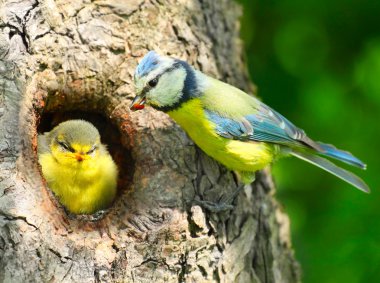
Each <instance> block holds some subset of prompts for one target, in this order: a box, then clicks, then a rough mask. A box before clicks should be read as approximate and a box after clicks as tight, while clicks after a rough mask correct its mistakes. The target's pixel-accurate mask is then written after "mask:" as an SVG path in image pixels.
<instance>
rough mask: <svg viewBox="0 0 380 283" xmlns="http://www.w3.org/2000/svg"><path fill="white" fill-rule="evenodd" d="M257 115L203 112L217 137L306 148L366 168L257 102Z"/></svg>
mask: <svg viewBox="0 0 380 283" xmlns="http://www.w3.org/2000/svg"><path fill="white" fill-rule="evenodd" d="M253 111H257V112H256V114H249V115H246V116H243V117H240V118H239V119H236V118H235V119H234V118H230V117H223V116H222V115H220V114H219V113H217V112H213V111H211V110H205V112H206V115H207V117H208V119H209V120H210V121H212V122H213V123H214V124H215V125H216V126H215V131H216V132H217V133H218V135H220V136H222V137H225V138H228V139H235V140H241V141H249V140H251V141H260V142H270V143H275V144H280V145H284V146H288V147H291V148H309V149H313V150H315V151H316V152H317V153H318V154H322V155H324V156H328V157H332V158H335V159H338V160H340V161H342V162H345V163H347V164H350V165H353V166H356V167H359V168H362V169H365V168H366V165H365V164H364V163H363V162H362V161H361V160H359V159H358V158H356V157H355V156H353V155H352V154H351V153H349V152H347V151H342V150H339V149H337V148H335V147H334V146H332V145H328V144H324V143H321V142H315V141H313V140H311V139H310V138H308V137H307V136H306V134H305V132H304V131H303V130H301V129H299V128H297V127H296V126H294V125H293V124H292V123H291V122H290V121H289V120H288V119H286V118H285V117H284V116H282V115H281V114H279V113H277V112H276V111H274V110H272V109H271V108H269V106H266V105H265V104H263V103H260V104H259V105H258V107H257V109H253Z"/></svg>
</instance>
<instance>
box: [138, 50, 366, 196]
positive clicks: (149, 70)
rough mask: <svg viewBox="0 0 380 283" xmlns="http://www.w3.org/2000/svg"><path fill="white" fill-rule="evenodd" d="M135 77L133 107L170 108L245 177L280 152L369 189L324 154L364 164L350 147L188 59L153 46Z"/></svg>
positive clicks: (199, 140) (205, 146)
mask: <svg viewBox="0 0 380 283" xmlns="http://www.w3.org/2000/svg"><path fill="white" fill-rule="evenodd" d="M134 80H135V88H136V93H137V95H136V97H135V99H134V100H133V102H132V105H131V109H132V110H139V109H142V108H144V105H145V104H147V105H150V106H152V107H153V108H155V109H157V110H160V111H163V112H165V113H167V114H168V115H169V116H170V117H171V118H172V119H173V120H174V121H175V122H177V123H178V124H179V125H180V126H181V127H182V128H183V129H184V130H185V131H186V132H187V134H188V135H189V136H190V138H191V139H192V140H193V141H194V142H195V143H196V144H197V145H198V146H199V147H200V148H201V149H202V150H203V151H204V152H205V153H206V154H208V155H209V156H211V157H212V158H214V159H215V160H217V161H219V162H220V163H222V164H223V165H224V166H226V167H227V168H229V169H231V170H234V171H236V172H237V173H238V174H239V175H240V177H241V180H242V181H243V182H244V183H250V182H252V181H253V180H254V176H255V174H254V173H255V171H257V170H261V169H263V168H264V167H266V166H267V165H268V164H271V163H272V162H273V161H275V160H276V159H277V158H278V157H281V156H287V155H293V156H296V157H298V158H300V159H302V160H304V161H307V162H309V163H311V164H313V165H316V166H318V167H320V168H322V169H324V170H326V171H327V172H329V173H331V174H333V175H335V176H337V177H339V178H341V179H342V180H344V181H346V182H347V183H349V184H351V185H353V186H354V187H356V188H358V189H359V190H361V191H364V192H367V193H368V192H369V191H370V190H369V187H368V186H367V185H366V184H365V183H364V182H363V181H362V180H361V179H360V178H359V177H357V176H356V175H354V174H353V173H351V172H349V171H346V170H344V169H342V168H340V167H338V166H337V165H335V164H334V163H332V162H330V161H329V160H327V159H326V158H324V157H330V158H333V159H336V160H339V161H342V162H344V163H347V164H350V165H353V166H356V167H359V168H361V169H365V168H366V165H365V164H364V163H363V162H362V161H360V160H359V159H358V158H356V157H354V156H353V155H352V154H351V153H349V152H347V151H342V150H339V149H337V148H335V147H334V146H332V145H330V144H325V143H321V142H316V141H313V140H312V139H310V138H309V137H308V136H307V135H306V133H305V132H304V131H303V130H301V129H300V128H298V127H296V126H295V125H294V124H292V123H291V122H290V121H289V120H287V119H286V118H285V117H284V116H282V115H281V114H279V113H277V112H276V111H274V110H273V109H271V108H270V107H269V106H267V105H265V104H264V103H263V102H261V101H259V100H258V99H256V98H255V97H253V96H251V95H249V94H247V93H245V92H243V91H241V90H240V89H238V88H236V87H234V86H232V85H229V84H227V83H224V82H222V81H219V80H216V79H214V78H211V77H209V76H207V75H205V74H203V73H202V72H200V71H198V70H195V69H194V68H193V67H191V66H190V65H189V64H188V63H186V62H184V61H181V60H178V59H174V58H171V57H166V56H160V55H159V54H157V53H156V52H154V51H150V52H149V53H147V54H146V55H145V56H144V58H143V59H142V60H141V62H140V63H139V65H138V66H137V68H136V72H135V75H134Z"/></svg>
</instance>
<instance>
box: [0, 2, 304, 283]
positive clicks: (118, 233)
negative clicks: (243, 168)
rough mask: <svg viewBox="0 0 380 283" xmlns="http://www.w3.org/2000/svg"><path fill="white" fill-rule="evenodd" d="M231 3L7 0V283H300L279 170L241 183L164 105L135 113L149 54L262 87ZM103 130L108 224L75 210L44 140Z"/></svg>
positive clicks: (0, 230) (1, 31)
mask: <svg viewBox="0 0 380 283" xmlns="http://www.w3.org/2000/svg"><path fill="white" fill-rule="evenodd" d="M240 14H241V11H240V8H239V7H238V6H237V4H235V3H234V2H233V1H230V0H221V1H214V0H192V1H186V0H167V1H164V0H128V1H119V0H108V1H106V0H95V1H87V0H75V1H65V0H56V1H54V0H38V1H36V0H8V1H5V2H2V3H1V8H0V59H1V61H0V74H1V75H0V85H1V87H0V93H1V96H0V118H1V121H0V160H1V161H0V162H1V163H0V282H298V281H299V280H300V279H299V278H300V277H299V268H298V264H297V263H296V261H295V259H294V256H293V251H292V248H291V244H290V238H289V221H288V218H287V216H286V215H285V214H284V213H283V212H281V209H280V207H279V205H278V204H277V202H276V201H275V200H274V197H273V194H274V186H273V183H272V180H271V176H270V172H269V171H268V170H266V171H264V172H260V173H258V174H257V180H256V182H255V183H254V184H253V185H251V186H246V187H245V188H244V191H242V192H241V193H240V194H239V195H238V197H237V198H236V199H235V201H234V203H233V205H234V209H232V210H230V211H226V212H222V213H211V212H209V211H207V210H206V209H203V208H201V207H200V206H198V205H196V204H195V202H194V200H209V201H213V202H218V201H219V200H220V199H222V200H223V199H225V198H227V197H228V196H229V195H231V194H232V193H233V192H234V191H235V190H236V189H237V187H238V184H237V182H236V180H235V178H234V175H233V173H231V172H229V171H228V170H226V169H225V168H224V167H223V166H221V165H219V164H218V163H216V162H215V161H214V160H212V159H210V158H209V157H208V156H206V155H205V154H204V153H203V152H202V151H200V150H199V149H198V148H197V147H196V146H195V145H194V144H193V142H192V141H191V140H190V139H189V138H188V137H187V136H186V134H185V133H184V132H183V131H182V130H181V129H180V128H179V127H178V126H177V125H176V124H175V123H174V122H173V121H171V120H170V118H168V116H167V115H166V114H164V113H160V112H157V111H155V110H153V109H150V108H149V107H148V108H147V109H146V110H144V111H140V112H137V113H131V112H130V111H129V107H128V106H129V104H130V101H131V98H132V97H133V96H134V89H133V72H134V69H135V67H136V65H137V63H138V60H139V59H140V58H141V56H143V55H144V54H145V53H146V52H147V51H148V50H156V51H157V52H159V53H162V54H169V55H172V56H174V57H177V58H182V59H184V60H186V61H188V62H189V63H190V64H192V65H194V66H195V67H196V68H198V69H200V70H201V71H203V72H205V73H207V74H210V75H211V76H214V77H217V78H219V79H222V80H223V81H226V82H228V83H231V84H233V85H236V86H238V87H240V88H242V89H245V90H247V91H249V90H250V89H252V86H250V85H249V81H248V78H247V73H246V69H245V67H244V60H243V58H242V57H243V56H242V50H241V41H240V40H239V24H238V17H239V15H240ZM77 117H79V118H84V119H87V120H89V121H91V122H93V123H94V124H95V125H96V126H97V127H98V128H99V129H100V132H101V135H102V138H103V141H104V142H105V143H106V144H108V146H109V149H110V152H111V153H112V155H113V157H114V159H115V160H116V162H117V163H118V166H119V170H120V180H119V186H118V192H119V193H118V196H117V199H116V201H115V202H114V204H113V206H112V207H111V208H110V209H109V211H108V213H107V214H106V215H105V216H104V217H103V218H102V219H100V220H98V221H91V220H93V219H91V218H89V217H85V216H77V217H75V216H72V215H67V214H66V213H65V211H64V210H63V208H62V207H61V206H60V204H59V203H58V202H57V201H56V200H55V197H54V196H53V195H52V193H51V192H50V191H49V189H48V188H47V186H46V183H45V182H44V180H43V178H42V177H41V173H40V168H39V165H38V162H37V154H36V147H37V138H36V137H37V134H38V133H39V132H43V131H47V130H50V129H51V128H52V127H53V126H54V125H56V124H57V123H59V122H60V121H63V120H65V119H69V118H77Z"/></svg>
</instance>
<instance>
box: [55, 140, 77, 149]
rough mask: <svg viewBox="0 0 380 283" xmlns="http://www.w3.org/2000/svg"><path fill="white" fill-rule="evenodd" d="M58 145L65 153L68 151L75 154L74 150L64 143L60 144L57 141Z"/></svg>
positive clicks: (60, 142)
mask: <svg viewBox="0 0 380 283" xmlns="http://www.w3.org/2000/svg"><path fill="white" fill-rule="evenodd" d="M58 144H59V145H60V146H61V147H62V148H63V149H64V150H67V151H70V152H75V150H74V149H73V148H72V147H71V146H69V145H68V144H67V143H65V142H62V141H58Z"/></svg>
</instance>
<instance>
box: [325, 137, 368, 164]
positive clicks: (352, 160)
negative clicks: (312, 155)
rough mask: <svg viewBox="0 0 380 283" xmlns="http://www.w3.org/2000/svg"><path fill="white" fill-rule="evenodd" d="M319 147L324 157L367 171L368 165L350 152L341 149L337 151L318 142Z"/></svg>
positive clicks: (331, 146) (333, 147)
mask: <svg viewBox="0 0 380 283" xmlns="http://www.w3.org/2000/svg"><path fill="white" fill-rule="evenodd" d="M318 145H319V146H320V147H321V148H322V149H323V152H318V153H320V154H322V155H325V156H328V157H332V158H335V159H337V160H340V161H342V162H344V163H347V164H350V165H353V166H356V167H359V168H361V169H366V167H367V165H366V164H364V163H363V162H362V161H361V160H359V159H358V158H356V157H355V156H353V155H352V154H351V153H349V152H348V151H343V150H340V149H337V148H336V147H335V146H333V145H331V144H325V143H321V142H318Z"/></svg>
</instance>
